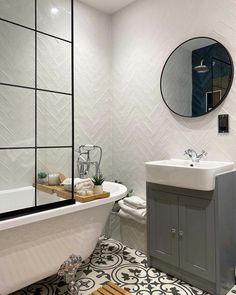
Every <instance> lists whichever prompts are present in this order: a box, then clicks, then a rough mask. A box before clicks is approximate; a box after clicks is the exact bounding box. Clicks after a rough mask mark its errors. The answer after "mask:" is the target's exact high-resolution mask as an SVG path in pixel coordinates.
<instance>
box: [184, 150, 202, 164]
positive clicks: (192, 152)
mask: <svg viewBox="0 0 236 295" xmlns="http://www.w3.org/2000/svg"><path fill="white" fill-rule="evenodd" d="M184 155H188V156H189V158H190V159H191V160H192V162H193V163H198V162H199V161H200V160H201V158H202V157H203V156H206V155H207V152H206V151H204V150H202V152H201V154H197V153H196V152H195V150H193V149H187V150H186V151H184Z"/></svg>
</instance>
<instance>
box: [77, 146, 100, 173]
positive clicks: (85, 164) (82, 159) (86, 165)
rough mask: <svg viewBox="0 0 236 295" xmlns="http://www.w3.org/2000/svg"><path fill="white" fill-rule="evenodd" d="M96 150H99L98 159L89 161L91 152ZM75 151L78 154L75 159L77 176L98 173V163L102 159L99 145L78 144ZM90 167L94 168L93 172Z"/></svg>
mask: <svg viewBox="0 0 236 295" xmlns="http://www.w3.org/2000/svg"><path fill="white" fill-rule="evenodd" d="M96 150H98V151H99V159H98V161H91V152H92V151H95V152H96ZM76 152H77V153H78V154H79V157H78V160H77V169H78V173H79V178H85V177H92V176H94V175H98V174H100V164H101V160H102V148H101V147H100V146H97V145H89V144H85V145H81V146H79V148H78V149H77V150H76ZM92 168H94V170H95V171H94V173H93V174H92ZM91 174H92V175H91Z"/></svg>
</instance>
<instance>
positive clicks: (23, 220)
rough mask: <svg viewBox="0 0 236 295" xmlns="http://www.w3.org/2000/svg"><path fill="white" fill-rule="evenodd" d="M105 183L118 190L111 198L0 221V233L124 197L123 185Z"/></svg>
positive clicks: (77, 203)
mask: <svg viewBox="0 0 236 295" xmlns="http://www.w3.org/2000/svg"><path fill="white" fill-rule="evenodd" d="M105 183H106V184H108V185H114V186H116V187H117V188H119V189H117V191H115V192H111V196H110V197H109V198H105V199H99V200H95V201H91V202H87V203H80V202H76V203H75V204H72V205H68V206H63V207H59V208H55V209H50V210H47V211H41V212H37V213H32V214H27V215H24V216H19V217H15V218H11V219H7V220H2V221H0V232H1V231H3V230H8V229H12V228H16V227H19V226H23V225H26V224H30V223H35V222H39V221H43V220H47V219H50V218H55V217H59V216H62V215H66V214H71V213H75V212H79V211H82V210H86V209H89V208H93V207H98V206H102V205H105V204H108V203H114V202H116V201H118V200H120V199H122V198H123V197H125V196H126V194H127V188H126V187H125V186H124V185H122V184H118V183H114V182H108V181H107V182H105Z"/></svg>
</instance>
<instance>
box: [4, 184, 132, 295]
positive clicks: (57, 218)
mask: <svg viewBox="0 0 236 295" xmlns="http://www.w3.org/2000/svg"><path fill="white" fill-rule="evenodd" d="M104 189H105V190H106V191H110V192H111V196H110V197H109V198H106V199H100V200H96V201H92V202H88V203H79V202H77V203H76V204H74V205H70V206H66V207H62V208H58V209H53V210H49V211H44V212H40V213H34V214H31V215H26V216H23V217H18V218H13V219H9V220H5V221H0V294H1V295H5V294H9V293H11V292H13V291H16V290H18V289H20V288H23V287H25V286H27V285H29V284H31V283H34V282H36V281H39V280H41V279H43V278H45V277H47V276H50V275H52V274H55V273H56V272H57V270H58V268H59V267H60V265H61V264H62V262H63V261H64V260H65V259H67V258H68V257H69V255H70V254H72V253H74V254H78V255H81V256H82V258H83V260H84V259H86V258H88V257H89V255H90V254H91V253H92V252H93V250H94V248H95V246H96V243H97V241H98V238H99V236H100V235H101V233H102V230H103V228H104V226H105V223H106V220H107V218H108V216H109V213H110V211H111V209H112V206H113V203H114V202H115V201H117V200H119V199H121V198H123V197H124V196H125V195H126V193H127V189H126V187H125V186H123V185H120V184H116V183H112V182H104ZM21 190H22V189H21Z"/></svg>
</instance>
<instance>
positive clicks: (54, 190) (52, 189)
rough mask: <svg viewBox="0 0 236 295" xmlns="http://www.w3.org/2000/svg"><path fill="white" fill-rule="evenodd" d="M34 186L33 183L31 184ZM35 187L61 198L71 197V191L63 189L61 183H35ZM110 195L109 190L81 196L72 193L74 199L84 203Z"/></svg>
mask: <svg viewBox="0 0 236 295" xmlns="http://www.w3.org/2000/svg"><path fill="white" fill-rule="evenodd" d="M33 186H35V184H33ZM37 189H38V190H40V191H42V192H45V193H48V194H50V195H52V194H57V196H58V197H60V198H63V199H66V200H68V199H71V198H72V193H71V192H68V191H66V190H64V187H63V186H62V185H55V186H54V185H48V184H42V183H37ZM109 196H110V193H109V192H103V193H102V194H96V195H91V196H81V195H79V194H78V193H75V194H74V197H75V200H76V201H78V202H81V203H86V202H90V201H94V200H98V199H104V198H108V197H109Z"/></svg>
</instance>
